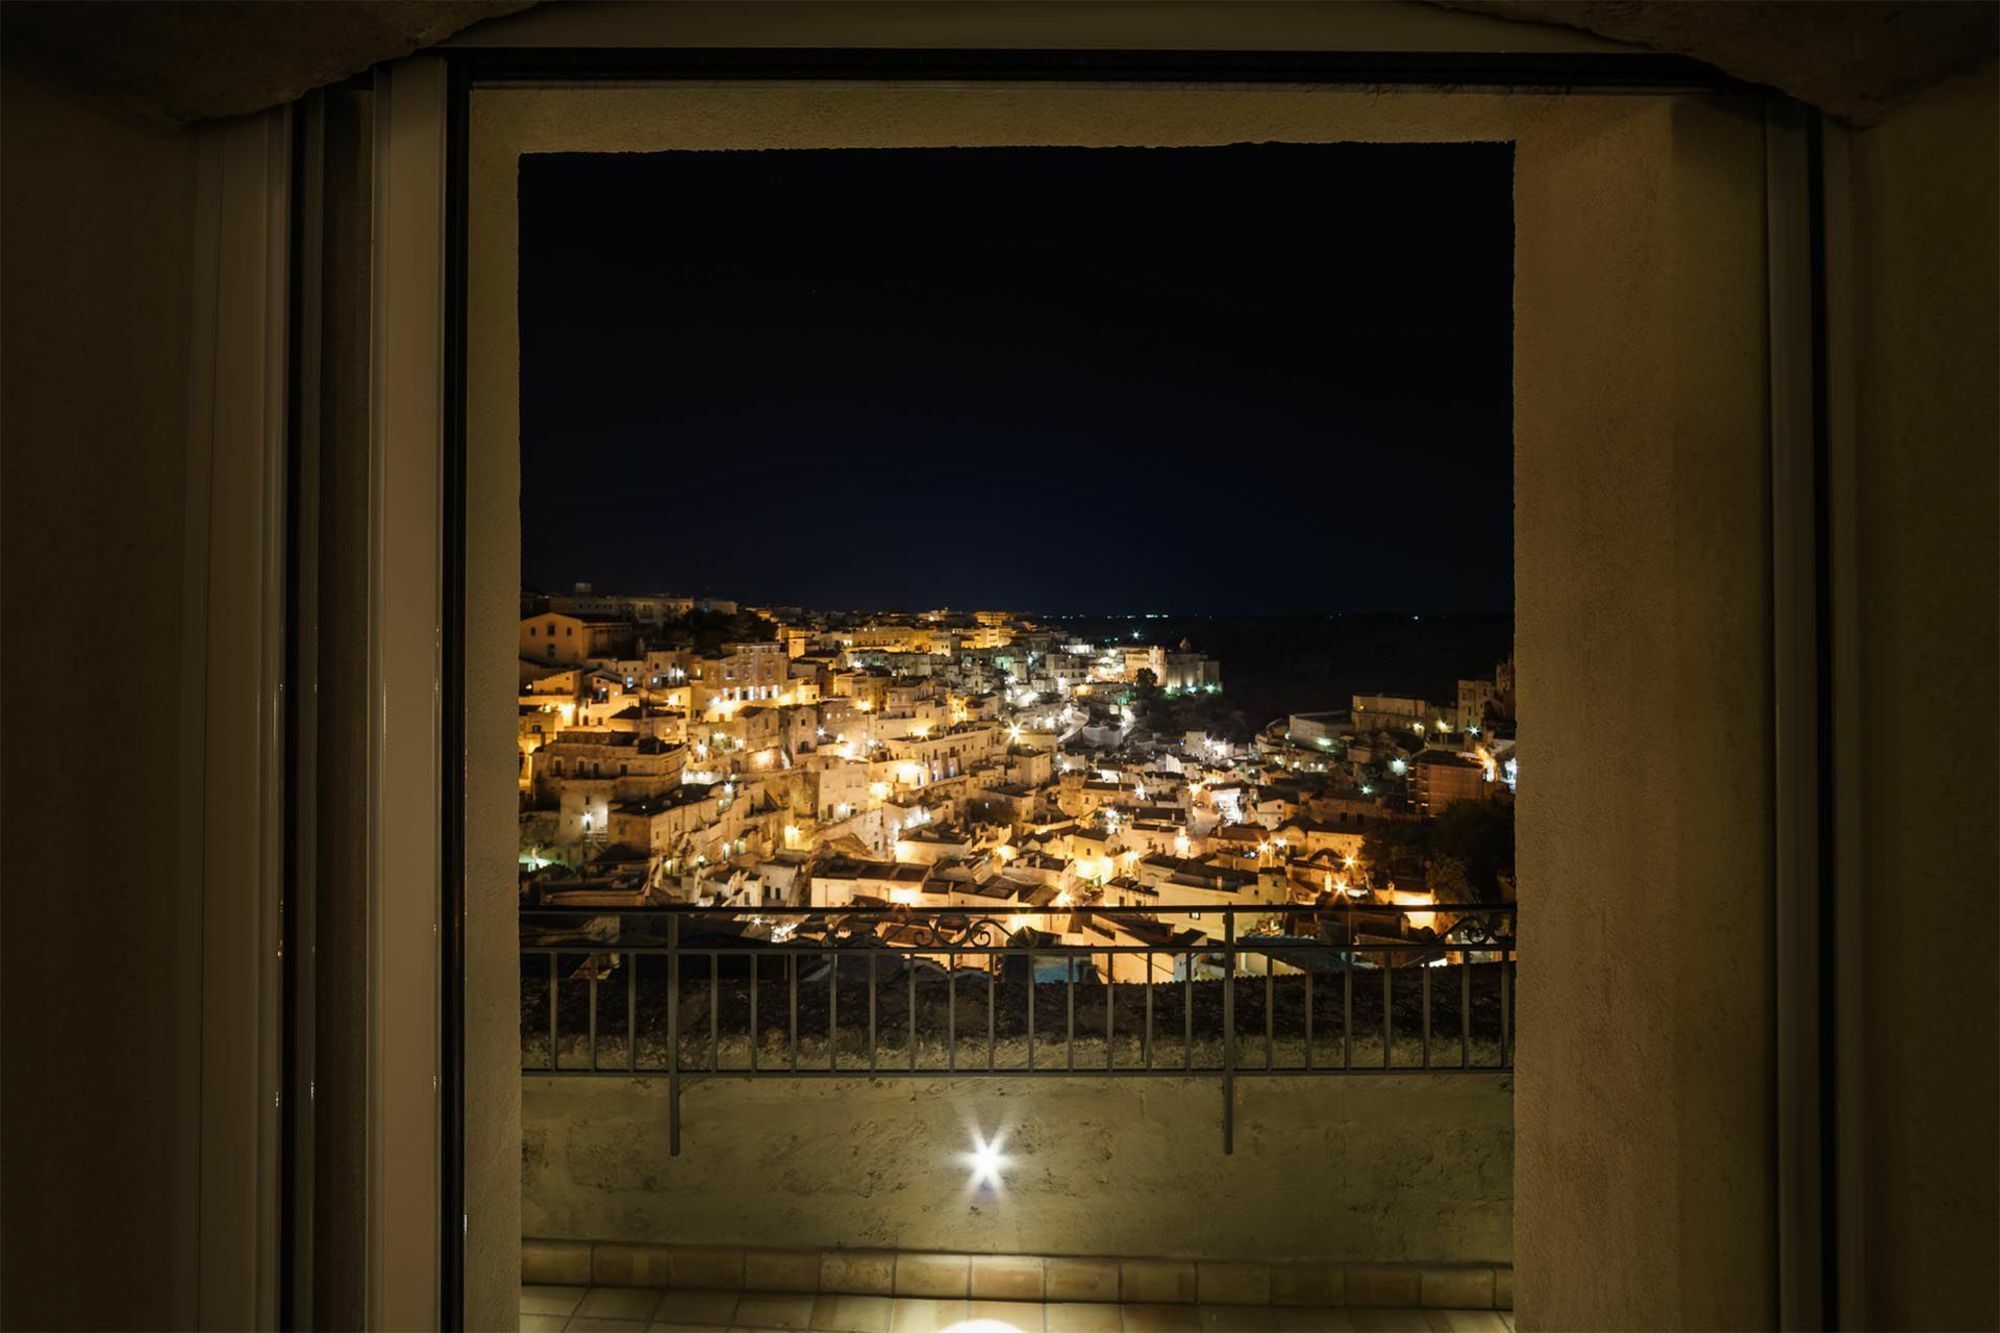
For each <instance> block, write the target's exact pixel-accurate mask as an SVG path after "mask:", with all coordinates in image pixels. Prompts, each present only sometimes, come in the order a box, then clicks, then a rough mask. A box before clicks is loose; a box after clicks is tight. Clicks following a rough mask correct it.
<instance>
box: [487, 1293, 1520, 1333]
mask: <svg viewBox="0 0 2000 1333" xmlns="http://www.w3.org/2000/svg"><path fill="white" fill-rule="evenodd" d="M521 1328H522V1331H523V1333H753V1331H755V1333H762V1331H763V1330H777V1329H784V1330H793V1329H805V1330H814V1331H815V1333H1514V1316H1513V1315H1512V1314H1511V1313H1509V1312H1507V1311H1505V1310H1365V1309H1336V1308H1317V1309H1315V1308H1307V1307H1285V1306H1252V1305H1084V1304H1064V1303H1059V1302H1051V1303H1049V1304H1047V1305H1041V1304H1036V1303H1033V1302H1028V1301H948V1300H947V1301H934V1300H920V1299H916V1298H913V1297H907V1296H896V1297H889V1296H830V1295H821V1296H795V1295H787V1294H785V1293H783V1292H763V1291H749V1292H735V1291H680V1290H676V1291H659V1290H656V1289H654V1288H652V1287H523V1288H521Z"/></svg>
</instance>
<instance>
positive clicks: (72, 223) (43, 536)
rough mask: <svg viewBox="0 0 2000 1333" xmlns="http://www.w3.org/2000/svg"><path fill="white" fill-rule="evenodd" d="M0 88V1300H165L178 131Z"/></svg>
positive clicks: (178, 1015) (64, 1308)
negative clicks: (0, 784) (2, 837)
mask: <svg viewBox="0 0 2000 1333" xmlns="http://www.w3.org/2000/svg"><path fill="white" fill-rule="evenodd" d="M0 108H4V110H3V111H0V256H3V257H0V436H4V455H0V456H3V457H4V466H0V514H4V528H0V565H4V569H5V584H4V597H0V602H3V603H4V611H0V679H3V680H4V683H0V734H4V752H3V754H0V757H3V758H4V795H0V803H3V804H4V809H5V811H6V827H7V832H8V834H9V835H10V836H9V839H8V848H7V861H6V868H5V872H4V876H0V884H4V887H0V895H4V898H0V901H4V913H5V921H4V929H0V1050H4V1052H5V1060H4V1064H0V1228H4V1238H3V1239H0V1323H4V1324H5V1325H6V1326H7V1327H9V1328H47V1327H89V1326H94V1327H125V1328H145V1327H164V1326H171V1325H184V1324H186V1323H188V1322H189V1321H190V1320H191V1317H192V1316H191V1311H192V1294H193V1292H192V1286H191V1282H190V1281H188V1279H187V1272H188V1268H189V1266H188V1265H186V1264H184V1263H183V1262H182V1259H183V1257H184V1255H185V1254H186V1253H187V1251H186V1250H185V1249H184V1248H183V1246H184V1244H185V1242H187V1241H188V1240H190V1239H191V1238H192V1236H193V1234H194V1227H193V1214H192V1207H193V1197H192V1196H193V1190H192V1189H190V1188H186V1187H184V1186H183V1185H182V1184H181V1183H180V1182H181V1179H182V1177H181V1173H182V1172H184V1171H186V1170H188V1169H189V1167H190V1166H191V1158H190V1156H189V1154H188V1153H186V1152H185V1151H183V1149H184V1146H185V1145H186V1144H188V1143H189V1142H191V1131H192V1125H191V1124H190V1123H189V1122H188V1120H187V1118H186V1116H185V1115H184V1114H183V1111H182V1108H183V1107H184V1106H185V1105H187V1104H188V1103H186V1102H185V1101H184V1099H183V1095H182V1093H183V1090H184V1089H186V1088H187V1087H189V1086H190V1085H189V1084H188V1082H187V1081H186V1080H188V1079H189V1078H190V1077H191V1075H192V1072H193V1071H194V1070H195V1069H196V1068H197V1065H196V1057H197V1054H198V1053H197V1051H195V1050H194V1049H192V1048H191V1046H190V1045H189V1044H188V1043H187V1041H186V1039H185V1036H184V1033H185V1030H186V1029H185V1024H184V1021H183V1020H184V1019H185V1017H186V1016H187V1014H188V1012H189V1010H188V1007H187V1005H186V1004H185V1003H184V1001H186V1000H189V999H191V998H192V996H193V994H194V991H193V989H192V988H193V987H194V986H195V984H196V983H197V981H198V978H197V977H196V976H195V975H194V969H193V966H192V964H191V963H190V962H189V961H188V960H187V959H186V958H185V957H182V956H177V950H176V949H175V947H174V945H175V938H176V931H177V928H178V916H179V913H178V907H177V898H176V884H177V882H178V869H179V867H178V864H177V852H178V848H179V840H178V837H177V822H178V813H177V809H178V807H177V797H176V793H177V792H178V790H179V782H178V776H179V770H178V743H179V727H180V713H181V709H180V683H181V659H180V652H181V624H180V608H181V577H182V575H181V545H182V524H183V521H184V519H183V514H182V498H183V495H184V493H185V478H184V472H185V469H186V461H187V438H188V392H187V382H188V367H189V362H188V353H187V347H188V342H189V337H188V335H189V326H190V308H189V297H190V258H191V246H192V236H193V226H194V198H195V191H194V186H195V152H194V144H193V138H192V136H191V135H190V134H189V133H187V132H185V131H173V130H164V129H160V128H157V127H152V126H146V125H141V124H137V123H132V122H127V121H125V120H122V119H120V118H118V117H116V116H114V115H112V114H108V113H106V112H105V111H103V110H100V109H98V108H96V107H94V106H92V105H90V104H89V103H86V102H85V101H83V100H81V99H80V98H78V97H76V96H75V95H73V94H69V93H66V92H61V91H57V90H54V89H52V88H51V87H49V86H47V85H44V84H42V83H40V82H37V81H36V80H35V79H33V78H29V77H23V76H22V75H21V74H20V73H19V71H18V70H16V69H14V68H11V67H10V68H8V69H6V70H5V73H4V80H0Z"/></svg>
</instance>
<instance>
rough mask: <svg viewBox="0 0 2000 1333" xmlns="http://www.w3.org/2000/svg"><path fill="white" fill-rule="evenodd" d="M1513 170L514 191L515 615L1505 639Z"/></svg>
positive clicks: (1032, 169) (1017, 167)
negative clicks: (544, 604)
mask: <svg viewBox="0 0 2000 1333" xmlns="http://www.w3.org/2000/svg"><path fill="white" fill-rule="evenodd" d="M1511 195H1512V153H1511V150H1510V149H1509V148H1508V147H1506V146H1505V145H1497V144H1479V145H1414V146H1413V145H1393V146H1376V145H1344V144H1343V145H1327V146H1322V145H1290V144H1258V145H1240V146H1234V147H1227V148H1189V149H1067V148H1026V149H964V150H920V149H912V150H893V151H881V150H843V151H766V152H704V153H693V152H688V153H658V154H632V155H590V154H561V155H551V156H533V157H528V158H526V159H525V160H524V161H523V162H522V165H521V354H522V356H521V370H522V376H521V380H522V389H521V427H522V431H521V436H522V455H523V457H522V511H523V512H522V528H523V539H524V547H523V578H524V579H525V581H526V582H527V583H528V584H529V585H530V586H533V587H538V588H541V589H543V590H545V591H561V590H565V589H567V588H568V586H569V585H570V583H572V582H573V581H576V580H590V581H592V582H593V583H594V584H595V585H596V587H597V589H598V590H599V591H601V592H672V593H683V594H693V595H703V594H707V595H714V596H724V597H736V598H739V599H741V600H744V601H748V602H754V603H772V604H780V605H803V606H807V607H819V608H828V609H831V608H850V607H866V608H875V607H881V608H900V609H909V610H916V609H922V608H927V607H935V606H946V605H948V606H952V607H957V608H961V609H966V608H973V607H1006V608H1014V609H1023V610H1034V611H1043V612H1051V613H1061V612H1124V611H1132V610H1142V611H1143V610H1157V611H1172V612H1180V613H1188V612H1209V613H1230V612H1235V613H1252V612H1255V613H1263V612H1272V613H1277V612H1369V611H1395V612H1410V613H1424V614H1431V613H1438V612H1451V611H1481V612H1505V611H1510V610H1511V609H1512V605H1513V556H1512V530H1513V500H1512V480H1511V478H1512V443H1511V427H1510V418H1511V400H1510V393H1511V390H1510V386H1509V370H1510V367H1509V362H1510V329H1511V311H1510V307H1511V300H1512V297H1511V288H1512V264H1513V261H1512V249H1513V226H1512V198H1511Z"/></svg>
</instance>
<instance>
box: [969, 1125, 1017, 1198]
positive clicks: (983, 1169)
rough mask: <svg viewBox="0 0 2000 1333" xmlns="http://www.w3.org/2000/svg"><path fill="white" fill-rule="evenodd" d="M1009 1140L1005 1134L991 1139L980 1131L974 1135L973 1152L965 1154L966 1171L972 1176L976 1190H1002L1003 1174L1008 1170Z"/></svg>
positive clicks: (974, 1132)
mask: <svg viewBox="0 0 2000 1333" xmlns="http://www.w3.org/2000/svg"><path fill="white" fill-rule="evenodd" d="M1006 1146H1007V1140H1006V1136H1005V1135H1004V1134H996V1135H994V1136H993V1137H992V1138H991V1139H988V1138H986V1137H985V1136H984V1135H982V1134H981V1133H979V1131H977V1130H974V1131H973V1134H972V1151H971V1152H969V1153H966V1154H965V1165H966V1169H967V1170H968V1171H969V1172H970V1173H971V1176H972V1188H973V1189H975V1190H997V1189H999V1188H1000V1177H1001V1173H1002V1172H1003V1171H1005V1170H1006V1169H1007V1154H1006V1151H1005V1149H1006Z"/></svg>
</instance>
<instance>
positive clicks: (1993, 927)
mask: <svg viewBox="0 0 2000 1333" xmlns="http://www.w3.org/2000/svg"><path fill="white" fill-rule="evenodd" d="M1995 68H1996V67H1995V66H1992V65H1989V66H1987V67H1986V69H1985V70H1984V71H1983V72H1981V73H1979V74H1977V75H1973V76H1969V77H1966V78H1961V79H1955V80H1952V81H1951V82H1949V83H1945V84H1941V85H1939V86H1938V87H1936V88H1933V89H1931V90H1930V91H1928V92H1927V93H1925V94H1924V95H1923V96H1922V97H1920V98H1919V99H1917V100H1916V101H1915V102H1913V103H1912V104H1910V105H1908V106H1906V107H1904V108H1902V109H1900V110H1899V111H1897V112H1895V113H1894V114H1893V115H1891V116H1890V117H1889V118H1887V119H1886V120H1885V121H1884V122H1883V123H1882V124H1881V125H1879V126H1876V127H1875V128H1873V129H1869V130H1865V131H1862V132H1860V133H1858V134H1857V135H1856V136H1855V143H1854V187H1855V196H1854V247H1855V251H1854V261H1855V264H1854V268H1855V273H1854V276H1855V316H1856V334H1857V337H1856V346H1855V354H1856V364H1855V378H1854V386H1855V415H1856V439H1857V452H1858V457H1857V468H1858V477H1857V486H1856V493H1857V495H1858V497H1859V531H1858V541H1857V551H1856V554H1857V557H1858V560H1859V566H1860V587H1859V590H1858V591H1859V621H1860V638H1861V673H1860V676H1861V678H1860V686H1861V694H1862V698H1861V725H1860V735H1859V737H1858V742H1859V757H1860V764H1861V770H1860V784H1861V785H1860V798H1861V807H1862V820H1861V829H1860V843H1861V849H1862V857H1863V867H1862V870H1863V885H1864V888H1863V892H1864V894H1865V898H1866V906H1867V913H1868V914H1867V917H1866V923H1865V928H1864V930H1865V936H1864V939H1863V943H1862V948H1863V954H1864V959H1865V962H1864V975H1863V976H1862V978H1861V979H1860V985H1859V995H1860V997H1861V1003H1862V1013H1861V1020H1862V1041H1861V1045H1860V1048H1859V1051H1858V1054H1859V1055H1860V1058H1861V1061H1862V1071H1861V1072H1862V1075H1863V1078H1864V1080H1865V1087H1864V1091H1863V1095H1862V1103H1863V1105H1862V1114H1863V1120H1862V1123H1861V1125H1859V1126H1856V1127H1850V1128H1852V1129H1855V1130H1858V1136H1859V1137H1858V1141H1859V1144H1860V1147H1861V1152H1862V1154H1863V1161H1862V1172H1863V1180H1862V1187H1863V1197H1862V1198H1860V1199H1858V1200H1849V1201H1847V1204H1846V1206H1848V1207H1853V1208H1856V1209H1858V1216H1857V1221H1858V1225H1859V1227H1860V1228H1861V1234H1862V1236H1863V1239H1864V1246H1863V1254H1864V1255H1865V1272H1864V1274H1863V1281H1864V1290H1865V1293H1866V1310H1865V1320H1863V1321H1856V1325H1857V1326H1859V1327H1872V1328H1940V1329H1942V1328H1995V1327H2000V1270H1996V1267H1995V1263H1994V1256H1995V1255H1996V1254H2000V1222H1996V1215H2000V1157H1997V1156H1996V1152H1997V1151H2000V1072H1996V1068H1995V1059H1994V1056H1995V1052H1996V1050H2000V1013H1996V1010H2000V972H1996V967H1995V949H1996V946H2000V867H1996V847H1995V832H1994V829H1995V817H1996V813H2000V790H1996V785H1995V768H1994V740H1995V734H1994V733H1995V725H1994V717H1995V713H1994V708H1995V702H1996V675H1995V671H1996V667H1995V663H1996V661H2000V643H1996V641H1995V613H1996V608H2000V551H1996V544H1995V543H1996V537H1995V532H1996V522H1995V520H1996V506H2000V464H1997V463H1996V460H2000V412H1996V408H1995V388H1994V368H1995V366H1996V365H2000V333H1996V309H1995V299H1996V298H1995V293H1996V291H2000V262H1996V261H1997V260H2000V240H1996V238H2000V166H1996V164H2000V133H1996V125H2000V107H1996V95H1995V94H1996V74H1995Z"/></svg>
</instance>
